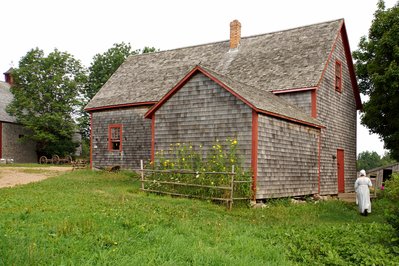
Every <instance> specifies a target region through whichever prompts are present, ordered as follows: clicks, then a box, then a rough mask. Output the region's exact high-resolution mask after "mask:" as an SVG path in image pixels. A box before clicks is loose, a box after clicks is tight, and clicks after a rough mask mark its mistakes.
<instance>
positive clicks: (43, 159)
mask: <svg viewBox="0 0 399 266" xmlns="http://www.w3.org/2000/svg"><path fill="white" fill-rule="evenodd" d="M39 163H40V164H45V163H47V157H46V156H42V157H40V159H39Z"/></svg>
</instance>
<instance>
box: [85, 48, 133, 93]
mask: <svg viewBox="0 0 399 266" xmlns="http://www.w3.org/2000/svg"><path fill="white" fill-rule="evenodd" d="M138 53H139V50H132V47H131V45H130V43H128V44H126V43H124V42H122V43H115V44H114V46H113V47H111V48H109V49H108V50H107V51H106V52H104V53H102V54H96V55H95V56H94V57H93V61H92V63H91V65H90V67H89V78H88V82H87V88H86V91H85V96H86V97H87V99H91V98H93V97H94V95H95V94H96V93H97V92H98V90H99V89H100V88H101V87H102V86H103V85H104V84H105V82H107V80H108V79H109V78H110V77H111V76H112V74H114V72H115V71H116V70H117V69H118V67H119V66H120V65H121V64H122V63H123V62H125V60H126V58H127V57H129V56H130V55H134V54H138Z"/></svg>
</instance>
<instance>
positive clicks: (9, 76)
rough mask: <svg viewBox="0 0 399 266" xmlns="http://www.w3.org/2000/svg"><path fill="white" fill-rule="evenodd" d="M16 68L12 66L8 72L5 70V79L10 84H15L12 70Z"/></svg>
mask: <svg viewBox="0 0 399 266" xmlns="http://www.w3.org/2000/svg"><path fill="white" fill-rule="evenodd" d="M13 70H14V69H13V68H12V67H11V68H10V69H9V70H7V71H6V72H4V73H3V74H4V79H5V81H6V82H7V83H8V84H10V85H13V84H14V80H13V78H12V71H13Z"/></svg>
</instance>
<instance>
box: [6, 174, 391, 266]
mask: <svg viewBox="0 0 399 266" xmlns="http://www.w3.org/2000/svg"><path fill="white" fill-rule="evenodd" d="M137 178H138V176H137V175H135V174H133V173H129V172H120V173H116V174H115V173H107V172H92V171H83V170H82V171H73V172H68V173H66V174H63V175H61V176H58V177H53V178H49V179H47V180H45V181H42V182H38V183H32V184H29V185H25V186H18V187H15V188H5V189H0V198H1V201H0V209H1V212H0V265H395V263H396V262H397V261H399V255H398V254H397V253H395V252H394V251H393V247H392V246H390V241H389V240H390V238H391V237H392V235H393V232H394V231H393V229H392V227H391V226H390V225H388V224H386V223H385V222H384V219H383V206H384V205H381V204H379V202H378V201H374V202H373V206H375V207H373V213H372V215H370V216H368V217H363V216H360V215H358V213H357V211H356V206H355V205H354V204H346V203H343V202H340V201H327V202H319V203H318V204H315V203H306V204H301V205H297V204H295V205H294V204H287V203H286V202H284V203H282V204H278V203H275V204H273V205H270V206H269V205H268V207H267V208H263V209H249V208H240V207H237V208H233V210H232V211H226V210H225V208H224V207H221V206H218V205H214V204H209V203H208V202H205V201H197V200H189V199H181V198H173V197H164V196H162V197H160V196H158V195H154V194H145V193H142V192H140V190H139V187H140V185H139V182H138V181H137ZM126 254H131V256H127V255H126Z"/></svg>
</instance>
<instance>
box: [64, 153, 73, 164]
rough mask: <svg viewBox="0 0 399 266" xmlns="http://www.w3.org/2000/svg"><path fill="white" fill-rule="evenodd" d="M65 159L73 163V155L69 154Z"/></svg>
mask: <svg viewBox="0 0 399 266" xmlns="http://www.w3.org/2000/svg"><path fill="white" fill-rule="evenodd" d="M65 159H66V160H67V164H70V163H72V156H71V155H67V157H65Z"/></svg>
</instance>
